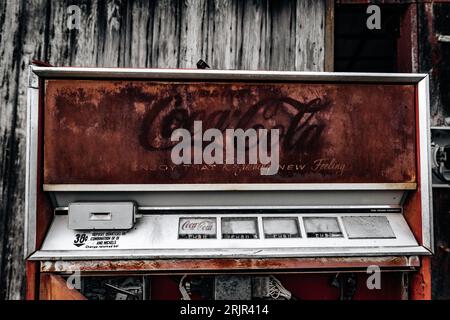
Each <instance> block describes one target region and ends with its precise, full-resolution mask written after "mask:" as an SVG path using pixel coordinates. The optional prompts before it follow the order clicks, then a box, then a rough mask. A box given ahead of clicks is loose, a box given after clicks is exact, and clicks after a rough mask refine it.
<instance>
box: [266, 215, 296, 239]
mask: <svg viewBox="0 0 450 320" xmlns="http://www.w3.org/2000/svg"><path fill="white" fill-rule="evenodd" d="M263 230H264V237H265V238H267V239H283V238H300V237H301V236H300V228H299V225H298V219H297V218H295V217H292V218H289V217H281V218H275V217H274V218H263Z"/></svg>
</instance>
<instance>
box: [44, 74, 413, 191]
mask: <svg viewBox="0 0 450 320" xmlns="http://www.w3.org/2000/svg"><path fill="white" fill-rule="evenodd" d="M45 104H46V105H45V138H44V183H46V184H69V183H70V184H83V183H86V184H87V183H120V184H146V183H152V184H154V183H156V184H157V183H180V184H182V183H318V182H319V183H332V182H333V183H368V182H370V183H392V182H396V183H407V182H415V181H416V173H415V172H416V167H415V156H414V154H415V111H414V108H415V105H414V104H415V88H414V86H413V85H400V84H399V85H393V84H391V85H383V84H312V83H225V82H223V83H217V82H216V83H214V82H208V83H206V82H184V83H174V82H155V81H152V82H151V81H101V80H99V81H92V80H48V81H47V83H46V100H45ZM194 120H201V121H202V122H203V131H205V130H206V129H208V128H218V129H220V130H222V131H224V130H225V129H228V128H242V129H244V130H245V129H248V128H257V129H258V128H266V129H274V128H278V129H280V167H279V171H278V173H277V174H276V175H273V176H261V175H260V167H259V166H258V165H248V164H246V165H234V164H226V165H203V164H195V165H194V164H192V165H174V164H173V163H172V161H171V158H170V153H171V147H172V146H173V145H174V143H173V142H171V141H170V136H171V133H172V131H173V130H174V129H176V128H178V127H184V128H187V129H188V130H192V124H193V121H194Z"/></svg>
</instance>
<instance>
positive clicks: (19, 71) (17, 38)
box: [0, 0, 47, 299]
mask: <svg viewBox="0 0 450 320" xmlns="http://www.w3.org/2000/svg"><path fill="white" fill-rule="evenodd" d="M46 5H47V3H46V1H40V0H32V1H31V0H30V1H27V2H26V3H25V2H16V1H8V2H7V3H6V5H5V6H4V7H3V12H2V14H3V13H4V17H3V18H2V26H1V30H0V33H1V38H2V44H5V45H2V46H1V48H2V49H1V52H0V56H1V61H2V64H1V66H0V69H2V71H1V72H0V83H1V84H2V90H1V93H0V99H1V101H2V108H0V110H1V117H0V132H1V134H0V149H1V152H2V154H1V159H0V176H1V177H2V184H1V187H0V188H1V190H0V191H1V196H2V198H1V201H0V219H1V222H0V228H1V230H0V250H1V252H0V261H1V265H0V287H1V288H2V289H3V290H1V291H0V298H6V299H18V298H21V297H22V296H23V293H24V290H23V278H24V270H25V263H24V259H23V254H24V253H23V241H24V234H23V225H24V215H23V212H24V197H25V194H24V192H25V148H26V137H25V132H26V98H27V97H26V92H27V87H28V86H27V82H28V72H27V71H28V65H29V64H30V63H31V59H42V57H44V55H45V33H46V20H45V18H44V19H42V17H45V16H46V12H47V6H46ZM37 17H39V18H37ZM3 88H4V89H3Z"/></svg>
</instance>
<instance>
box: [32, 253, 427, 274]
mask: <svg viewBox="0 0 450 320" xmlns="http://www.w3.org/2000/svg"><path fill="white" fill-rule="evenodd" d="M369 265H377V266H379V267H380V268H405V267H406V268H414V267H419V266H420V260H419V258H418V257H417V256H411V257H406V256H391V257H347V258H282V259H177V260H171V259H166V260H115V261H110V260H94V261H42V262H41V267H40V270H41V272H74V271H80V272H88V271H94V272H125V271H128V272H134V271H143V272H152V273H158V272H159V273H161V272H178V271H184V272H186V270H190V271H193V272H199V271H214V270H217V271H220V270H233V271H236V272H239V271H240V272H242V271H255V270H297V271H300V270H319V269H329V270H331V269H348V268H350V269H358V268H362V269H364V270H365V268H367V266H369Z"/></svg>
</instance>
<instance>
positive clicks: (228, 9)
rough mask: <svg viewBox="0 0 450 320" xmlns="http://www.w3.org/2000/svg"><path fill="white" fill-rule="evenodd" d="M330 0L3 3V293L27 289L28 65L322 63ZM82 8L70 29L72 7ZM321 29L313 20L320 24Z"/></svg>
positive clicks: (302, 66)
mask: <svg viewBox="0 0 450 320" xmlns="http://www.w3.org/2000/svg"><path fill="white" fill-rule="evenodd" d="M325 1H326V0H318V1H313V0H297V1H295V0H282V1H275V0H250V1H239V0H198V1H195V0H159V1H147V0H134V1H131V0H130V1H127V0H62V1H51V0H21V1H1V2H0V40H1V43H2V45H1V46H0V59H1V61H2V64H1V65H0V83H1V85H2V86H1V89H0V101H1V103H2V108H0V150H1V154H0V177H1V184H0V194H1V199H0V298H10V299H15V298H21V297H23V293H24V290H23V288H24V279H23V278H24V277H23V275H24V271H23V270H24V262H23V257H22V248H23V227H22V226H23V219H24V217H23V212H24V210H23V209H24V196H25V195H24V177H25V126H26V123H25V116H26V87H27V66H28V65H29V63H30V61H31V60H32V59H39V60H43V61H47V62H49V63H51V64H53V65H55V66H86V67H94V66H99V67H102V66H104V67H117V66H122V67H139V68H142V67H154V68H177V67H178V68H195V64H196V62H197V60H198V59H201V58H202V59H204V60H206V61H207V62H208V63H209V64H210V65H211V67H212V68H214V69H252V70H257V69H259V70H322V68H323V59H324V54H323V46H324V44H323V38H324V35H323V32H324V30H323V19H324V18H323V17H324V10H325V9H324V8H325ZM70 5H77V6H79V7H80V9H81V17H80V18H81V25H80V28H79V29H73V30H69V29H68V28H67V20H68V18H69V12H68V7H69V6H70ZM310 26H311V27H310Z"/></svg>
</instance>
